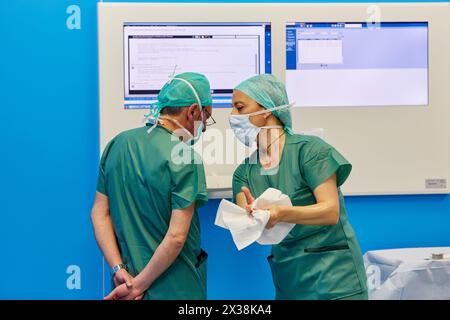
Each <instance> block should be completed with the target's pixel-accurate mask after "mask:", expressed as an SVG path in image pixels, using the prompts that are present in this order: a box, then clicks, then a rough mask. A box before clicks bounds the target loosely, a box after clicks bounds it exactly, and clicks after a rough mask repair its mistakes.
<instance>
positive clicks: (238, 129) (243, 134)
mask: <svg viewBox="0 0 450 320" xmlns="http://www.w3.org/2000/svg"><path fill="white" fill-rule="evenodd" d="M291 106H292V104H287V105H282V106H279V107H276V108H272V109H267V110H261V111H256V112H252V113H248V114H231V115H230V116H229V121H230V126H231V129H233V131H234V135H235V136H236V138H237V139H238V140H239V141H240V142H242V143H243V144H245V145H246V146H247V147H252V146H253V144H254V143H255V141H256V138H257V137H258V134H259V132H260V131H261V129H275V128H283V127H282V126H264V127H257V126H255V125H254V124H253V123H251V122H250V117H253V116H256V115H259V114H264V113H268V112H272V111H276V110H280V109H284V108H290V107H291Z"/></svg>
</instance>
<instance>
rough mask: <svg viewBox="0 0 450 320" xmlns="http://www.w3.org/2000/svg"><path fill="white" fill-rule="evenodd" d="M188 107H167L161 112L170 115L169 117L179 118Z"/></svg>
mask: <svg viewBox="0 0 450 320" xmlns="http://www.w3.org/2000/svg"><path fill="white" fill-rule="evenodd" d="M184 108H187V107H165V108H163V109H162V110H161V114H168V115H169V116H178V115H180V113H181V111H183V109H184Z"/></svg>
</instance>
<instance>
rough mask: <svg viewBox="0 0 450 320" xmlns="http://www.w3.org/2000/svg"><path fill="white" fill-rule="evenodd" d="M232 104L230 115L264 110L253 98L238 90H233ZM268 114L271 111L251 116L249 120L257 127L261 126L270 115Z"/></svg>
mask: <svg viewBox="0 0 450 320" xmlns="http://www.w3.org/2000/svg"><path fill="white" fill-rule="evenodd" d="M232 106H233V109H232V110H231V114H232V115H244V114H248V113H253V112H256V111H261V110H266V109H265V108H263V107H261V106H260V105H259V104H258V103H257V102H256V101H255V100H253V99H252V98H250V97H249V96H247V95H246V94H245V93H243V92H241V91H239V90H234V91H233V99H232ZM270 115H271V113H270V112H267V113H263V114H258V115H255V116H251V117H250V122H251V123H252V124H254V125H255V126H257V127H262V126H264V125H265V124H266V122H267V118H268V117H270Z"/></svg>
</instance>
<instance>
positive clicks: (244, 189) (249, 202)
mask: <svg viewBox="0 0 450 320" xmlns="http://www.w3.org/2000/svg"><path fill="white" fill-rule="evenodd" d="M241 190H242V192H243V193H244V195H245V199H246V200H247V205H246V206H245V210H247V212H248V213H252V211H253V209H252V204H253V202H254V201H255V198H253V196H252V193H251V192H250V189H249V188H247V187H242V188H241Z"/></svg>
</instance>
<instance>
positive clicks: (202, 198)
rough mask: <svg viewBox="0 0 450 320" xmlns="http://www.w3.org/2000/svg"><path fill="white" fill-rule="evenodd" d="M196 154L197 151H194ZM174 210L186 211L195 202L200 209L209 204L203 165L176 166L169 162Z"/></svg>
mask: <svg viewBox="0 0 450 320" xmlns="http://www.w3.org/2000/svg"><path fill="white" fill-rule="evenodd" d="M192 152H193V153H194V152H195V151H193V150H192ZM168 163H169V169H170V176H171V205H172V210H174V209H184V208H187V207H189V206H190V205H191V204H192V203H193V202H195V207H196V208H199V207H201V206H203V205H204V204H205V203H206V202H208V195H207V191H206V178H205V170H204V167H203V164H202V163H201V162H200V163H198V162H197V163H187V164H176V163H174V162H173V161H169V162H168Z"/></svg>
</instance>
